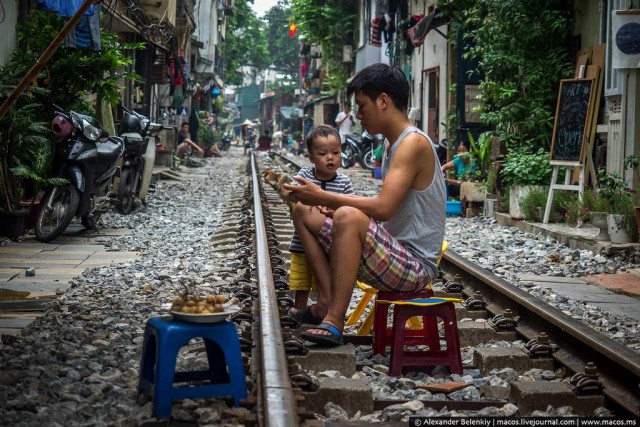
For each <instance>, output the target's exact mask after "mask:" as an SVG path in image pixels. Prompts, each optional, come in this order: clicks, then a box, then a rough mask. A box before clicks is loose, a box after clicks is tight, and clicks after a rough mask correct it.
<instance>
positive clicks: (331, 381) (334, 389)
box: [301, 378, 373, 417]
mask: <svg viewBox="0 0 640 427" xmlns="http://www.w3.org/2000/svg"><path fill="white" fill-rule="evenodd" d="M318 382H319V384H320V388H319V389H318V390H317V391H315V392H313V393H304V396H305V397H306V398H307V401H306V402H303V403H302V404H301V405H302V406H304V407H305V408H306V409H308V410H311V411H314V412H317V413H319V414H322V415H324V405H326V404H327V403H329V402H333V403H334V404H336V405H339V406H340V407H341V408H342V409H344V410H345V411H347V413H348V414H349V416H350V417H352V416H354V415H355V414H356V412H358V411H361V413H362V414H370V413H372V412H373V392H372V390H371V384H370V383H369V382H368V381H365V380H354V379H351V378H320V379H319V380H318Z"/></svg>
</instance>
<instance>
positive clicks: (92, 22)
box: [65, 4, 102, 52]
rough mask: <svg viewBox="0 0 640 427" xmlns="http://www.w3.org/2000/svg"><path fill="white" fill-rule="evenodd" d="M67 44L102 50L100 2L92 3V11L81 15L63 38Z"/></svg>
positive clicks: (73, 46) (72, 46)
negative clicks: (90, 13) (91, 13)
mask: <svg viewBox="0 0 640 427" xmlns="http://www.w3.org/2000/svg"><path fill="white" fill-rule="evenodd" d="M65 42H66V43H67V46H69V47H71V48H75V47H91V49H93V50H94V51H96V52H100V50H102V44H101V42H100V4H96V5H94V13H93V15H90V16H87V15H85V16H83V17H82V19H80V21H79V22H78V23H77V24H76V26H75V27H73V31H70V32H69V34H67V37H66V38H65Z"/></svg>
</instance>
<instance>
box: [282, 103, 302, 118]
mask: <svg viewBox="0 0 640 427" xmlns="http://www.w3.org/2000/svg"><path fill="white" fill-rule="evenodd" d="M299 114H300V108H296V107H291V106H284V107H280V117H282V119H284V120H296V119H298V118H300V116H299Z"/></svg>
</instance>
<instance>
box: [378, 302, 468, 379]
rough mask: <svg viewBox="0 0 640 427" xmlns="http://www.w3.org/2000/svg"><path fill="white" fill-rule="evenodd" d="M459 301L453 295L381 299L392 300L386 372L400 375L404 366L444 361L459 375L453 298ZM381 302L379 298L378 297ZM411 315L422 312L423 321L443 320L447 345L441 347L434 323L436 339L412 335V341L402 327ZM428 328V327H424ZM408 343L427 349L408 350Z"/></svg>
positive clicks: (420, 314) (429, 322)
mask: <svg viewBox="0 0 640 427" xmlns="http://www.w3.org/2000/svg"><path fill="white" fill-rule="evenodd" d="M456 301H458V302H459V301H462V300H460V299H456V298H425V299H414V300H408V301H384V302H386V303H389V304H394V305H395V307H394V309H393V327H392V329H393V332H392V336H393V340H392V343H391V354H390V363H389V375H391V376H394V377H397V376H400V375H402V369H403V368H404V367H406V366H435V365H445V366H448V367H449V370H450V371H451V373H452V374H459V375H462V356H461V355H460V338H459V335H458V324H457V319H456V309H455V306H454V304H453V303H454V302H456ZM380 302H382V301H380ZM414 316H421V317H422V318H423V319H424V320H423V322H424V324H425V325H437V322H438V318H440V319H442V320H443V324H444V333H445V335H444V339H445V342H446V347H445V348H444V349H443V348H441V347H440V337H439V335H438V331H437V327H436V331H435V338H437V339H436V340H434V339H432V338H434V337H433V336H432V337H428V336H425V337H420V338H422V341H420V338H418V337H413V338H412V339H411V341H412V342H411V343H409V341H410V339H409V338H408V337H407V333H408V332H409V331H407V330H405V328H404V324H405V322H406V321H407V320H408V319H409V318H411V317H414ZM425 329H427V328H425ZM407 345H427V346H428V347H429V348H428V350H415V351H407V350H405V346H407Z"/></svg>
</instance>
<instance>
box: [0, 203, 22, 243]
mask: <svg viewBox="0 0 640 427" xmlns="http://www.w3.org/2000/svg"><path fill="white" fill-rule="evenodd" d="M28 214H29V211H28V210H26V209H24V210H19V211H15V212H5V211H0V236H4V237H20V236H22V235H23V234H24V230H25V224H26V219H27V215H28Z"/></svg>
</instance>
